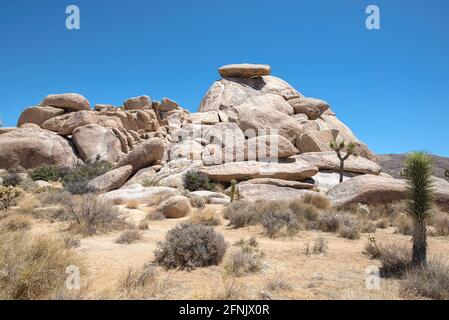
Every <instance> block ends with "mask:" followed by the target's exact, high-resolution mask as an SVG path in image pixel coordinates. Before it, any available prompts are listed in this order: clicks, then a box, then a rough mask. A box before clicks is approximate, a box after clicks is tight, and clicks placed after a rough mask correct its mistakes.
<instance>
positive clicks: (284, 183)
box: [239, 173, 319, 190]
mask: <svg viewBox="0 0 449 320" xmlns="http://www.w3.org/2000/svg"><path fill="white" fill-rule="evenodd" d="M318 174H319V173H318ZM314 177H315V176H314ZM245 184H269V185H272V186H277V187H285V188H292V189H299V190H301V189H309V190H310V189H313V188H314V187H315V185H314V184H313V183H306V182H299V181H288V180H282V179H272V178H259V179H251V180H248V181H242V182H240V184H239V185H240V186H241V185H245Z"/></svg>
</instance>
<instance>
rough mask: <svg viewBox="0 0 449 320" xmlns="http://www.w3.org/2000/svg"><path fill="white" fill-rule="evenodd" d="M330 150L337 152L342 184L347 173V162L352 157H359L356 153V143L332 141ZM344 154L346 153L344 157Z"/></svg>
mask: <svg viewBox="0 0 449 320" xmlns="http://www.w3.org/2000/svg"><path fill="white" fill-rule="evenodd" d="M330 148H331V149H332V150H334V151H335V153H336V154H337V157H338V159H339V160H340V183H342V182H343V175H344V172H345V161H346V160H348V159H349V157H350V156H352V155H354V156H357V154H356V153H355V143H354V142H349V143H346V142H345V141H340V142H337V141H332V142H331V143H330ZM342 152H345V153H346V154H345V155H343V154H342Z"/></svg>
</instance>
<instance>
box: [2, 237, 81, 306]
mask: <svg viewBox="0 0 449 320" xmlns="http://www.w3.org/2000/svg"><path fill="white" fill-rule="evenodd" d="M69 266H76V267H78V268H79V269H80V270H81V272H83V269H84V268H83V262H82V260H81V259H80V258H79V257H78V256H77V255H76V254H75V253H74V252H73V251H72V250H71V249H67V248H66V247H65V244H64V243H63V242H62V241H61V240H59V239H53V238H50V237H47V236H39V237H35V236H31V235H29V234H28V233H27V232H8V231H5V230H2V231H1V232H0V270H1V271H2V274H1V275H0V299H2V300H45V299H53V298H55V297H57V296H60V295H61V294H63V292H64V291H65V281H66V279H67V276H68V275H67V273H66V269H67V267H69ZM81 279H82V277H81Z"/></svg>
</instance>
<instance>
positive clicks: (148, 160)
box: [117, 138, 165, 173]
mask: <svg viewBox="0 0 449 320" xmlns="http://www.w3.org/2000/svg"><path fill="white" fill-rule="evenodd" d="M164 150H165V144H164V141H163V140H162V139H160V138H152V139H149V140H147V141H144V142H142V143H141V144H139V145H137V146H136V147H135V148H134V149H133V150H132V151H130V152H129V153H128V154H126V155H125V156H124V157H123V158H122V159H121V160H120V161H119V163H118V164H117V166H119V167H123V166H126V165H131V166H132V167H133V173H136V172H137V171H139V170H140V169H143V168H146V167H149V166H150V165H152V164H153V163H155V162H156V161H159V160H162V159H163V157H164Z"/></svg>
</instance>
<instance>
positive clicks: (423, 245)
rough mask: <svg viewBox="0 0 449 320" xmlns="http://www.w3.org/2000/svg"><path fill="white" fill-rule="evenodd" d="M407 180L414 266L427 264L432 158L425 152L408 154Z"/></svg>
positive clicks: (431, 193)
mask: <svg viewBox="0 0 449 320" xmlns="http://www.w3.org/2000/svg"><path fill="white" fill-rule="evenodd" d="M404 165H405V169H404V175H405V178H406V180H407V190H408V196H409V201H408V213H409V214H410V216H411V217H412V218H413V221H414V226H413V258H412V264H413V265H414V266H418V267H420V266H423V265H425V264H426V262H427V229H426V225H427V221H428V220H429V218H430V216H431V208H432V203H433V181H432V158H431V157H430V156H429V155H428V154H427V153H425V152H412V153H409V154H408V155H407V157H406V159H405V162H404Z"/></svg>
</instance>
